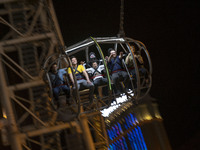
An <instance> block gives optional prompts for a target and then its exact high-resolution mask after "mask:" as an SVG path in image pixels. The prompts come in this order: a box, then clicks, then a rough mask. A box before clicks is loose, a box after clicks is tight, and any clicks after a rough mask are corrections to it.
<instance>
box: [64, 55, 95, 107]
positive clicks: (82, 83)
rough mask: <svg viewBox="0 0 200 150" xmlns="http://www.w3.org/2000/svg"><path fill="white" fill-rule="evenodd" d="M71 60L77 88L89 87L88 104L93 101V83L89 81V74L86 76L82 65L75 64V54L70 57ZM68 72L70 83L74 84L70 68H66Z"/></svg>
mask: <svg viewBox="0 0 200 150" xmlns="http://www.w3.org/2000/svg"><path fill="white" fill-rule="evenodd" d="M71 61H72V68H73V72H74V74H75V77H76V80H77V85H78V89H79V90H82V89H86V88H88V89H89V101H90V104H92V103H93V93H94V84H93V83H92V82H91V81H90V79H89V76H88V74H87V72H86V70H85V68H84V67H83V65H78V64H77V58H76V57H75V56H72V57H71ZM68 74H69V77H70V79H71V81H72V84H73V85H74V78H73V75H72V70H71V68H68Z"/></svg>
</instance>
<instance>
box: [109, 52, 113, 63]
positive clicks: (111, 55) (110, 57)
mask: <svg viewBox="0 0 200 150" xmlns="http://www.w3.org/2000/svg"><path fill="white" fill-rule="evenodd" d="M112 57H113V54H110V56H109V57H108V62H110V61H111V59H112Z"/></svg>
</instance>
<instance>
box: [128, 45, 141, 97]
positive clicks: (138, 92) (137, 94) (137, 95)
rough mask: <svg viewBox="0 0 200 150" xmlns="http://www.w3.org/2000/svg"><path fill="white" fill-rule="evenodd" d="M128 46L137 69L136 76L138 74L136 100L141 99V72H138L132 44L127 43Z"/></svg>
mask: <svg viewBox="0 0 200 150" xmlns="http://www.w3.org/2000/svg"><path fill="white" fill-rule="evenodd" d="M126 46H127V48H128V50H129V52H130V53H131V57H132V58H133V65H134V69H135V74H136V83H137V88H136V93H134V94H135V98H136V100H137V99H138V98H139V97H140V80H139V79H140V78H139V71H138V66H137V62H136V60H135V57H134V52H133V50H132V49H131V48H130V44H129V43H128V42H127V43H126Z"/></svg>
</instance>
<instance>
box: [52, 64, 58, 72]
mask: <svg viewBox="0 0 200 150" xmlns="http://www.w3.org/2000/svg"><path fill="white" fill-rule="evenodd" d="M57 69H58V66H57V64H56V63H53V64H52V66H51V72H57Z"/></svg>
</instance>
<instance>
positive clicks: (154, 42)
mask: <svg viewBox="0 0 200 150" xmlns="http://www.w3.org/2000/svg"><path fill="white" fill-rule="evenodd" d="M54 3H55V4H54V7H55V10H56V13H57V17H58V21H59V24H60V27H61V30H62V34H63V37H64V40H65V44H66V46H70V45H72V44H75V43H76V42H79V41H82V40H84V39H86V38H88V37H89V36H93V37H97V36H115V35H116V34H117V33H118V30H119V8H120V0H101V1H100V0H90V1H88V0H85V1H76V0H74V1H54ZM199 14H200V1H194V0H180V1H160V0H155V1H134V0H125V17H124V19H125V20H124V30H125V33H126V36H128V37H131V38H134V39H137V40H140V41H142V42H143V43H144V44H145V45H146V46H147V49H148V50H149V53H150V55H151V59H152V63H153V86H152V89H151V92H150V94H151V95H152V96H153V97H155V98H156V99H157V100H158V103H159V107H160V112H161V115H162V117H163V119H164V125H165V127H166V130H167V133H168V136H169V139H170V142H171V145H172V147H173V149H176V150H180V149H183V147H184V146H185V147H186V146H187V145H189V144H190V145H194V143H195V141H196V143H195V144H196V145H197V141H198V139H197V138H198V137H200V130H199V128H200V109H199V108H200V102H199V101H200V97H199V95H200V94H199V93H200V92H199V89H200V88H199V86H200V60H199V56H200V52H199V51H200V45H199V44H200V43H199V37H200V21H199V18H200V15H199ZM191 143H192V144H191Z"/></svg>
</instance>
